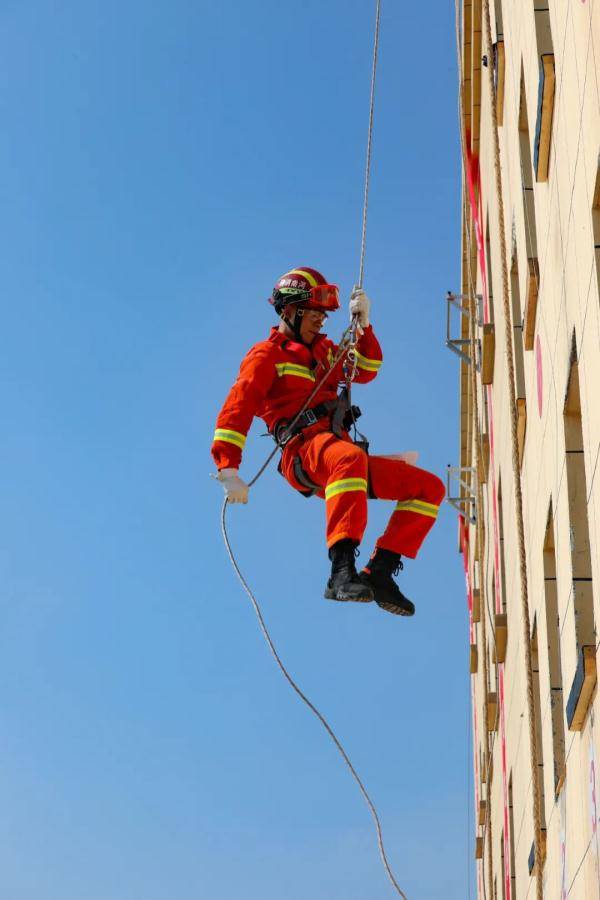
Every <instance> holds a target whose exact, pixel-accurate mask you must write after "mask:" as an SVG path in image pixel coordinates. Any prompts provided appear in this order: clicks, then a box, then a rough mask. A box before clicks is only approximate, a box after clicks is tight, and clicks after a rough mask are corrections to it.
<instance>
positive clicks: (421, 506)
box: [394, 500, 439, 519]
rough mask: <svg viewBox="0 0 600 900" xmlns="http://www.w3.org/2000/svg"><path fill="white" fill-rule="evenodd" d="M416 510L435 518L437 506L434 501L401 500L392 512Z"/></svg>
mask: <svg viewBox="0 0 600 900" xmlns="http://www.w3.org/2000/svg"><path fill="white" fill-rule="evenodd" d="M402 511H404V512H416V513H419V514H420V515H422V516H429V517H430V518H431V519H435V518H437V514H438V511H439V506H436V505H435V503H426V501H425V500H401V501H400V502H399V503H397V504H396V509H395V510H394V512H402Z"/></svg>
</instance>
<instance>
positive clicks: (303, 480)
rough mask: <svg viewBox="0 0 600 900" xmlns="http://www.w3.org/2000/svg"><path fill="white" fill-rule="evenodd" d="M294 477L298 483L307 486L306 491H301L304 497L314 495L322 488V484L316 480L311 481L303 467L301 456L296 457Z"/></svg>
mask: <svg viewBox="0 0 600 900" xmlns="http://www.w3.org/2000/svg"><path fill="white" fill-rule="evenodd" d="M293 465H294V478H295V479H296V481H297V482H298V484H301V485H303V487H305V488H306V490H304V491H299V493H300V494H302V495H303V496H304V497H312V496H314V494H316V493H317V491H320V490H321V486H320V485H319V484H315V483H314V481H311V480H310V478H309V477H308V475H307V474H306V472H305V471H304V469H303V468H302V463H301V462H300V457H299V456H295V457H294V464H293Z"/></svg>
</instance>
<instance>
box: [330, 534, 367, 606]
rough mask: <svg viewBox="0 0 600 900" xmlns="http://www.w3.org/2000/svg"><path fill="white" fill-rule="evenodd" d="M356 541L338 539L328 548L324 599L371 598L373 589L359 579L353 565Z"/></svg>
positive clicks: (357, 600)
mask: <svg viewBox="0 0 600 900" xmlns="http://www.w3.org/2000/svg"><path fill="white" fill-rule="evenodd" d="M357 546H358V545H357V543H356V541H351V540H348V539H347V538H346V539H344V540H343V541H338V542H337V544H334V545H333V547H330V549H329V559H330V560H331V578H330V579H329V581H328V582H327V587H326V588H325V594H324V596H325V599H326V600H355V601H356V602H358V603H368V602H369V601H370V600H372V599H373V591H372V590H371V588H370V587H369V585H368V584H365V582H364V581H362V580H361V578H360V576H359V574H358V572H357V571H356V567H355V565H354V551H355V549H356V547H357Z"/></svg>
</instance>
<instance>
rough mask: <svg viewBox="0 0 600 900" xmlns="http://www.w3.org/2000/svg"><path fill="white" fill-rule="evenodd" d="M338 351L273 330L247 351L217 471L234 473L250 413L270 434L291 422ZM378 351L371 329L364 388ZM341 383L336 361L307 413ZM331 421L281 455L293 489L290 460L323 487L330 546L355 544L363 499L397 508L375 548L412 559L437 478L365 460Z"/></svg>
mask: <svg viewBox="0 0 600 900" xmlns="http://www.w3.org/2000/svg"><path fill="white" fill-rule="evenodd" d="M337 349H338V348H337V346H336V345H335V344H334V343H333V342H332V341H331V340H329V338H328V337H327V336H326V335H324V334H320V335H318V336H317V337H316V338H315V340H314V341H313V343H312V345H311V346H310V347H306V346H305V345H304V344H300V343H297V342H295V341H294V340H290V339H289V338H287V337H286V336H285V335H284V334H282V333H281V332H280V331H278V329H277V328H273V329H272V330H271V334H270V336H269V338H268V340H266V341H260V342H259V343H258V344H255V345H254V347H252V348H251V350H250V351H249V352H248V353H247V355H246V357H245V358H244V360H243V362H242V365H241V367H240V372H239V375H238V377H237V380H236V382H235V384H234V386H233V387H232V389H231V391H230V392H229V394H228V396H227V399H226V400H225V403H224V405H223V408H222V409H221V412H220V413H219V416H218V418H217V428H216V431H215V435H214V441H213V445H212V455H213V458H214V460H215V463H216V465H217V468H218V469H225V468H235V469H237V468H239V465H240V462H241V459H242V450H243V448H244V444H245V443H246V435H247V433H248V430H249V428H250V425H251V424H252V419H253V418H254V416H259V417H260V418H261V419H263V420H264V422H265V423H266V425H267V428H268V429H269V430H270V431H273V429H274V428H275V426H276V425H277V423H278V422H280V421H281V420H287V421H291V420H292V419H293V418H294V416H295V415H296V414H297V413H298V412H299V410H300V409H301V408H302V406H303V405H304V403H305V402H306V399H307V398H308V396H309V395H310V393H311V391H312V390H314V387H315V384H316V382H317V381H318V380H319V379H321V378H322V377H323V375H324V373H325V371H326V370H327V368H328V367H329V365H330V364H331V362H332V361H333V359H334V358H335V355H336V353H337ZM381 362H382V354H381V347H380V346H379V341H378V340H377V338H376V337H375V334H374V333H373V329H372V327H371V326H369V327H368V328H365V330H364V333H363V334H362V335H361V337H360V339H359V341H358V344H357V363H358V364H357V369H356V376H355V379H354V381H355V382H356V383H358V384H365V383H366V382H368V381H372V380H373V378H375V376H376V375H377V372H378V371H379V368H380V366H381ZM343 380H344V375H343V369H342V363H341V362H340V363H338V364H337V365H336V366H335V368H334V369H333V370H332V372H331V374H330V375H329V377H328V378H327V379H326V381H325V382H324V383H323V385H322V386H321V388H320V389H319V391H318V393H317V394H316V395H315V397H313V399H312V400H311V402H310V408H314V407H315V406H317V405H319V404H322V403H324V402H326V401H330V400H335V399H336V397H337V388H338V384H339V383H340V382H342V381H343ZM330 429H331V424H330V421H329V419H328V418H322V419H319V421H317V422H316V423H315V424H314V425H311V426H310V427H309V428H306V429H304V431H303V432H302V433H301V434H299V435H297V436H295V437H294V438H292V440H290V441H289V442H288V443H287V444H286V446H285V448H284V451H283V454H282V458H281V463H280V470H281V472H282V474H283V475H284V476H285V478H286V479H287V481H289V483H290V484H291V485H292V487H294V488H296V489H297V490H300V491H304V490H306V487H305V486H304V485H302V484H300V483H299V482H298V481H297V480H296V477H295V474H294V461H295V459H296V458H297V457H299V459H300V463H301V466H302V469H303V471H304V473H305V474H306V476H308V478H309V479H310V481H312V482H313V483H314V484H316V485H318V486H319V487H320V490H319V491H318V492H317V493H318V496H320V497H323V498H324V499H325V506H326V517H327V546H328V547H331V546H332V544H335V543H336V542H337V541H340V540H342V539H343V538H350V539H351V540H354V541H357V542H359V543H360V541H361V540H362V536H363V534H364V530H365V527H366V524H367V496H371V497H376V498H378V499H381V500H394V501H396V505H395V507H394V511H393V513H392V516H391V519H390V521H389V523H388V526H387V528H386V530H385V531H384V533H383V534H382V535H381V537H380V538H379V540H378V541H377V546H378V547H382V548H384V549H386V550H393V551H394V552H395V553H401V554H402V555H403V556H408V557H411V558H414V557H415V556H416V555H417V552H418V550H419V547H420V546H421V544H422V543H423V540H424V539H425V536H426V535H427V533H428V532H429V530H430V529H431V527H432V526H433V524H434V522H435V519H436V516H437V513H438V509H439V506H440V503H441V502H442V500H443V498H444V493H445V489H444V485H443V483H442V481H440V479H439V478H438V477H437V476H436V475H433V474H432V473H431V472H426V471H425V470H424V469H419V468H417V467H416V466H411V465H409V464H408V463H405V462H403V461H402V460H399V459H394V458H392V457H385V456H370V455H369V456H368V455H367V454H366V453H365V452H364V450H362V449H361V448H360V447H357V446H355V445H354V444H353V443H352V441H351V439H350V437H349V436H348V435H346V434H345V433H344V436H343V437H342V438H340V437H337V436H336V435H334V434H333V433H332V432H331V430H330Z"/></svg>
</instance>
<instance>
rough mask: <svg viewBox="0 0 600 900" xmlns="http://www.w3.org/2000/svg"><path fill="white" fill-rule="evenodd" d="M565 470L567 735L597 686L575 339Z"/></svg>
mask: <svg viewBox="0 0 600 900" xmlns="http://www.w3.org/2000/svg"><path fill="white" fill-rule="evenodd" d="M563 421H564V430H565V450H566V460H565V469H566V476H567V493H568V503H569V539H570V548H571V569H572V577H573V587H572V592H573V613H574V616H575V640H576V642H577V668H576V670H575V675H574V678H573V682H572V684H571V690H570V692H569V698H568V700H567V705H566V712H567V722H568V724H569V730H570V731H581V729H582V728H583V725H584V722H585V718H586V715H587V711H588V709H589V705H590V702H591V698H592V693H593V690H594V687H595V684H596V646H595V645H596V626H595V622H594V598H593V592H592V591H593V585H592V563H591V556H590V536H589V526H588V511H587V483H586V477H585V461H584V453H583V428H582V424H581V395H580V391H579V370H578V365H577V347H576V343H575V335H573V344H572V351H571V367H570V371H569V381H568V387H567V393H566V399H565V406H564V415H563Z"/></svg>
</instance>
